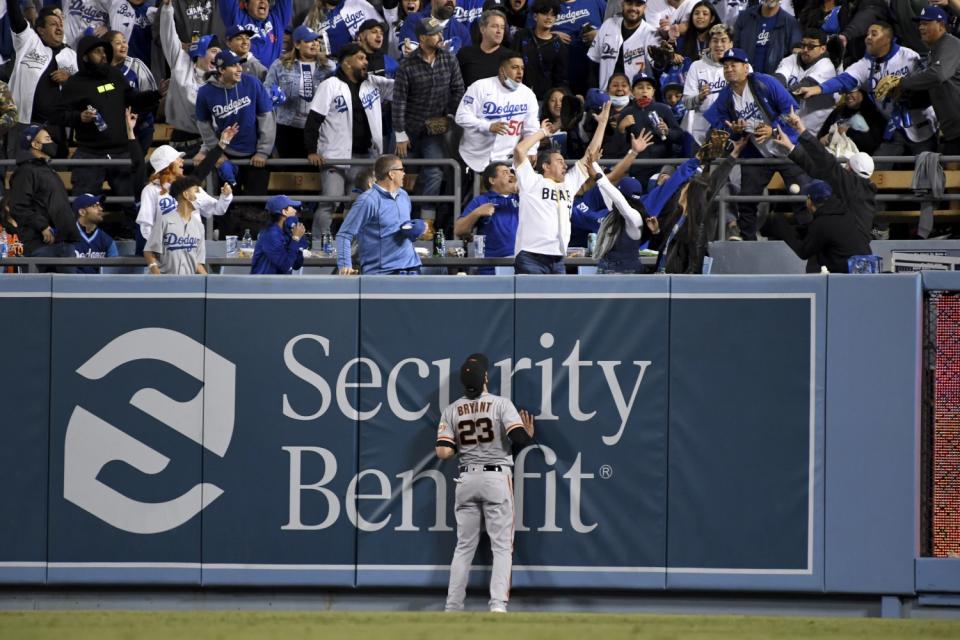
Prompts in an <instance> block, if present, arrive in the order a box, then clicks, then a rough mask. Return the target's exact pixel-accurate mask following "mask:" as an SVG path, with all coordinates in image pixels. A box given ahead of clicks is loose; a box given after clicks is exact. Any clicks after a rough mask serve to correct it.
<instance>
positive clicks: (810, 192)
mask: <svg viewBox="0 0 960 640" xmlns="http://www.w3.org/2000/svg"><path fill="white" fill-rule="evenodd" d="M800 193H802V194H803V195H805V196H807V197H808V198H810V199H811V200H813V204H815V205H821V204H823V203H824V202H826V201H827V200H829V199H830V197H831V196H832V195H833V189H831V188H830V185H828V184H827V183H826V182H824V181H823V180H811V181H810V182H808V183H807V184H806V186H804V187H803V189H801V190H800Z"/></svg>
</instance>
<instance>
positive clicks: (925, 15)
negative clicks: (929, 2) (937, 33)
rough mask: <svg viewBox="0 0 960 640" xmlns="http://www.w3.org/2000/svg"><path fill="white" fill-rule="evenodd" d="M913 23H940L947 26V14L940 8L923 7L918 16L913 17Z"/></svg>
mask: <svg viewBox="0 0 960 640" xmlns="http://www.w3.org/2000/svg"><path fill="white" fill-rule="evenodd" d="M913 21H914V22H942V23H943V24H947V12H946V11H944V10H943V9H941V8H940V7H924V8H923V11H921V12H920V15H918V16H913Z"/></svg>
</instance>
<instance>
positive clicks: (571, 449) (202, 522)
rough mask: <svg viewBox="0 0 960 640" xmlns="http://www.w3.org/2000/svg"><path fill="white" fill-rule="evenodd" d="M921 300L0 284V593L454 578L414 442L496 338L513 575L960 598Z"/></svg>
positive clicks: (812, 281) (434, 498)
mask: <svg viewBox="0 0 960 640" xmlns="http://www.w3.org/2000/svg"><path fill="white" fill-rule="evenodd" d="M937 286H938V287H939V288H960V280H957V279H955V278H948V277H946V276H941V279H940V280H938V281H937ZM921 302H922V282H921V277H920V276H918V275H879V276H845V275H831V276H819V275H805V276H777V277H772V276H771V277H764V276H710V277H700V276H661V277H658V276H648V277H636V278H633V277H603V276H599V277H590V276H584V277H578V278H553V277H530V276H527V277H518V278H513V277H490V278H449V277H418V278H378V277H364V278H362V279H360V278H337V277H310V278H308V277H303V278H283V277H279V278H273V277H256V278H252V277H244V276H237V277H231V276H219V277H209V278H201V277H185V278H178V277H164V278H155V277H139V276H98V277H85V276H3V277H0V318H3V326H4V328H5V331H4V334H5V336H6V337H7V340H6V341H5V352H4V355H5V361H4V363H3V366H2V367H0V389H3V390H4V395H5V402H4V405H5V411H4V416H3V419H2V423H0V522H3V523H4V526H3V527H2V528H0V582H4V583H22V584H48V585H63V584H91V585H92V584H128V583H135V584H148V585H155V584H174V585H176V584H179V585H271V586H273V585H277V586H279V585H316V586H340V587H351V586H354V587H357V588H364V587H373V586H392V587H406V586H410V587H427V586H429V587H438V586H443V585H445V584H446V581H447V577H448V572H447V563H448V562H449V559H450V556H451V554H452V549H453V545H454V540H455V534H454V529H455V526H456V525H455V521H454V514H453V508H452V507H453V493H454V490H455V484H454V482H453V478H454V476H455V464H454V463H453V462H440V461H439V460H437V459H436V458H435V456H434V455H433V443H434V434H435V430H436V425H437V421H438V417H439V411H440V409H442V407H443V406H445V404H446V403H448V402H449V401H450V400H452V399H455V398H456V397H457V396H458V395H459V393H460V388H459V384H458V382H457V375H456V372H457V370H458V367H459V364H460V362H461V361H462V360H463V358H464V357H465V356H466V355H468V354H469V353H472V352H474V351H484V352H486V353H487V354H488V356H489V357H490V360H491V362H492V363H494V365H493V367H492V370H491V375H490V378H491V390H492V391H493V392H495V393H501V394H503V395H509V396H511V397H512V398H513V400H514V402H515V403H516V404H517V405H518V406H519V407H523V408H528V409H531V410H533V411H536V412H537V416H538V417H537V441H538V445H539V446H535V447H530V448H527V449H526V450H524V452H523V453H521V454H520V455H519V457H518V459H517V463H516V469H515V478H514V491H515V497H516V503H517V509H518V519H517V522H516V544H515V554H514V559H515V568H514V574H513V584H514V586H517V587H539V588H554V587H555V588H565V589H570V588H574V589H591V588H627V589H651V590H664V589H667V590H670V589H729V590H741V589H742V590H775V591H791V592H828V593H844V592H847V593H880V594H913V593H916V592H917V590H918V588H919V589H920V590H924V587H923V586H921V585H928V584H936V585H937V589H936V590H942V591H956V590H960V585H957V584H956V582H957V580H956V579H954V578H952V577H951V571H950V567H947V565H946V564H944V563H940V562H938V561H933V560H923V561H922V562H921V563H919V564H918V563H917V562H916V560H917V555H918V550H919V540H918V531H919V521H918V518H919V506H918V505H919V495H920V489H919V470H918V467H919V446H920V445H919V406H920V346H921ZM477 563H478V564H480V565H482V566H485V565H488V564H489V555H488V554H487V553H485V552H481V553H480V554H478V558H477ZM920 566H928V567H929V569H925V570H922V571H925V573H923V575H921V576H919V577H918V574H917V571H918V570H920V569H918V567H920ZM942 574H945V575H946V576H947V577H946V578H938V576H941V575H942ZM952 575H953V576H956V575H957V572H956V571H953V572H952ZM485 578H486V575H485V574H484V572H483V571H477V572H475V575H474V576H473V579H474V581H475V582H476V583H477V584H480V583H481V582H482V581H483V580H484V579H485Z"/></svg>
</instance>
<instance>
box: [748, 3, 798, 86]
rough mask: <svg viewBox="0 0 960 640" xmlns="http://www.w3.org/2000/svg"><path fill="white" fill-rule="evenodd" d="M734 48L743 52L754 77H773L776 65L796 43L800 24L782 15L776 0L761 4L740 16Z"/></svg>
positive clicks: (788, 16)
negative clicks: (761, 75) (762, 74)
mask: <svg viewBox="0 0 960 640" xmlns="http://www.w3.org/2000/svg"><path fill="white" fill-rule="evenodd" d="M733 31H734V34H736V40H735V41H734V46H735V47H737V48H738V49H743V50H744V51H745V52H746V53H747V57H748V58H749V59H750V65H751V66H752V67H753V70H754V72H756V73H773V72H774V71H775V70H776V68H777V65H778V64H780V61H781V60H783V59H784V58H785V57H786V56H787V54H788V53H789V52H790V47H791V46H793V44H794V43H795V42H800V38H801V36H800V24H799V23H798V22H797V19H796V18H794V17H793V16H792V15H790V14H789V13H787V12H786V11H783V10H782V8H781V7H780V0H763V2H762V3H761V4H759V5H757V6H751V7H748V8H747V9H745V10H743V11H742V12H741V13H740V17H739V18H737V25H736V26H735V27H734V29H733Z"/></svg>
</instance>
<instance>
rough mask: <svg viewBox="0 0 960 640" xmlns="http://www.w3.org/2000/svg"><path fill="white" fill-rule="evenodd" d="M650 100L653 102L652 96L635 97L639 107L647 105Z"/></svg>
mask: <svg viewBox="0 0 960 640" xmlns="http://www.w3.org/2000/svg"><path fill="white" fill-rule="evenodd" d="M651 102H653V98H646V97H644V98H637V106H638V107H640V108H641V109H643V108H646V107H649V106H650V103H651Z"/></svg>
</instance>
